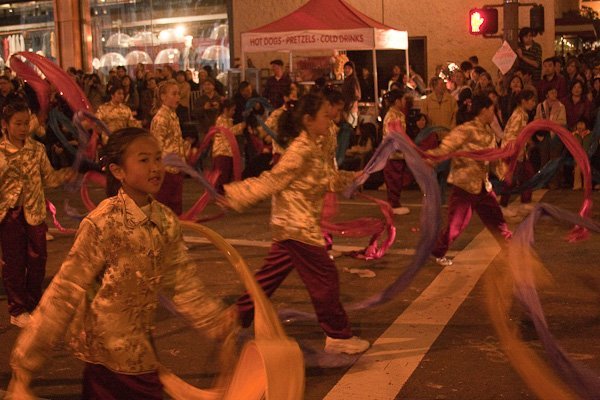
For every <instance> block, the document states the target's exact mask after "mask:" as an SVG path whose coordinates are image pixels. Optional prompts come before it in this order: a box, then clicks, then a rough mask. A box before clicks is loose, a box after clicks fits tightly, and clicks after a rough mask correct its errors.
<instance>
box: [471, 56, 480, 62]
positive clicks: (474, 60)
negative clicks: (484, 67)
mask: <svg viewBox="0 0 600 400" xmlns="http://www.w3.org/2000/svg"><path fill="white" fill-rule="evenodd" d="M469 61H470V62H472V63H473V64H479V57H477V56H471V57H469Z"/></svg>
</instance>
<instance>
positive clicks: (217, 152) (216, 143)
mask: <svg viewBox="0 0 600 400" xmlns="http://www.w3.org/2000/svg"><path fill="white" fill-rule="evenodd" d="M215 126H217V127H222V128H227V129H229V130H230V131H231V132H232V133H233V134H234V135H235V136H239V135H241V134H242V133H243V131H244V124H243V123H241V122H240V123H239V124H235V125H233V118H226V117H224V116H222V115H219V118H217V122H216V123H215ZM212 156H213V157H217V156H226V157H233V152H232V150H231V146H230V145H229V142H228V141H227V138H226V137H225V136H224V135H222V134H221V133H217V134H216V135H215V137H214V139H213V145H212Z"/></svg>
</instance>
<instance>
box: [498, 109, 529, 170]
mask: <svg viewBox="0 0 600 400" xmlns="http://www.w3.org/2000/svg"><path fill="white" fill-rule="evenodd" d="M528 122H529V115H528V114H527V112H526V111H525V110H524V109H523V107H521V106H518V107H517V108H515V111H513V113H512V114H511V116H510V118H509V119H508V121H507V122H506V127H505V128H504V136H503V137H502V142H501V144H500V145H501V147H506V145H508V143H510V142H512V141H514V140H516V139H517V136H519V133H521V131H522V130H523V128H525V125H527V123H528ZM526 147H527V146H525V147H524V148H522V149H521V151H520V152H519V156H518V158H517V159H518V161H523V160H524V159H525V151H526Z"/></svg>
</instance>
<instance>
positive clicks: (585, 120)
mask: <svg viewBox="0 0 600 400" xmlns="http://www.w3.org/2000/svg"><path fill="white" fill-rule="evenodd" d="M580 122H583V123H584V124H585V127H586V128H587V127H588V126H589V125H588V119H587V118H586V117H580V118H578V119H577V122H575V126H577V124H578V123H580Z"/></svg>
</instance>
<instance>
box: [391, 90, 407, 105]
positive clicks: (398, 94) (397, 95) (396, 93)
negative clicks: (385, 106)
mask: <svg viewBox="0 0 600 400" xmlns="http://www.w3.org/2000/svg"><path fill="white" fill-rule="evenodd" d="M402 97H404V92H403V91H402V90H400V89H394V90H390V92H389V93H388V101H389V102H390V105H392V104H394V103H395V102H396V100H400V99H402Z"/></svg>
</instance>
